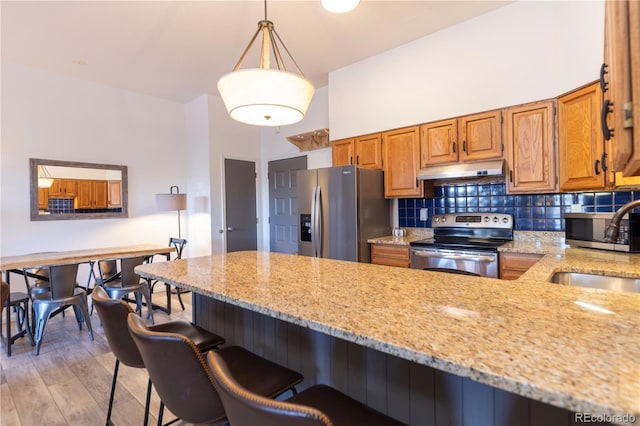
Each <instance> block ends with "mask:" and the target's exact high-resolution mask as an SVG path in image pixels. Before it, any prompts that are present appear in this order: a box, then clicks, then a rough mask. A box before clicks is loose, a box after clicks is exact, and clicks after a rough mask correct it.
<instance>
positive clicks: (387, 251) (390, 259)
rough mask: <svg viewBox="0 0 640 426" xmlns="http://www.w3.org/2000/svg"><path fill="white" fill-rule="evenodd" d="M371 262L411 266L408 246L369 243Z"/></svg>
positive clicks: (404, 266) (402, 266)
mask: <svg viewBox="0 0 640 426" xmlns="http://www.w3.org/2000/svg"><path fill="white" fill-rule="evenodd" d="M371 263H375V264H377V265H387V266H399V267H401V268H409V267H410V266H411V260H410V258H409V246H399V245H394V244H371Z"/></svg>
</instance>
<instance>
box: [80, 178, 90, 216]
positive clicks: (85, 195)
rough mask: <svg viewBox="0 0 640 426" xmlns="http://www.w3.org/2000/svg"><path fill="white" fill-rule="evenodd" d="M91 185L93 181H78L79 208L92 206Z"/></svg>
mask: <svg viewBox="0 0 640 426" xmlns="http://www.w3.org/2000/svg"><path fill="white" fill-rule="evenodd" d="M91 186H92V181H90V180H81V181H79V182H78V184H77V187H78V208H79V209H90V208H91Z"/></svg>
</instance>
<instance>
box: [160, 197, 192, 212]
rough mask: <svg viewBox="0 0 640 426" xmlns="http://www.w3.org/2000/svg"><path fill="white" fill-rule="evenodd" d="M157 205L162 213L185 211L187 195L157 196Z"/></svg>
mask: <svg viewBox="0 0 640 426" xmlns="http://www.w3.org/2000/svg"><path fill="white" fill-rule="evenodd" d="M156 205H157V206H158V210H159V211H161V212H168V211H180V210H185V209H186V208H187V194H156Z"/></svg>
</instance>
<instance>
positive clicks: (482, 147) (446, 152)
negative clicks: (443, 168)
mask: <svg viewBox="0 0 640 426" xmlns="http://www.w3.org/2000/svg"><path fill="white" fill-rule="evenodd" d="M502 147H503V144H502V110H494V111H488V112H483V113H479V114H472V115H466V116H464V117H459V118H454V119H451V120H442V121H436V122H433V123H426V124H423V125H422V126H420V167H421V168H425V167H429V166H433V165H436V164H446V163H455V162H458V161H461V162H466V161H477V160H489V159H494V158H502V156H503V149H502Z"/></svg>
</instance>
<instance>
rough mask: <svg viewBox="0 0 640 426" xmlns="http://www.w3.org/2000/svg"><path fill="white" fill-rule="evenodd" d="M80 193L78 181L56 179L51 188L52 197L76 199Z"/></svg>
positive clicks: (50, 194)
mask: <svg viewBox="0 0 640 426" xmlns="http://www.w3.org/2000/svg"><path fill="white" fill-rule="evenodd" d="M77 193H78V181H76V180H75V179H54V180H53V183H52V184H51V187H50V188H49V196H51V197H75V196H76V195H77Z"/></svg>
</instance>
